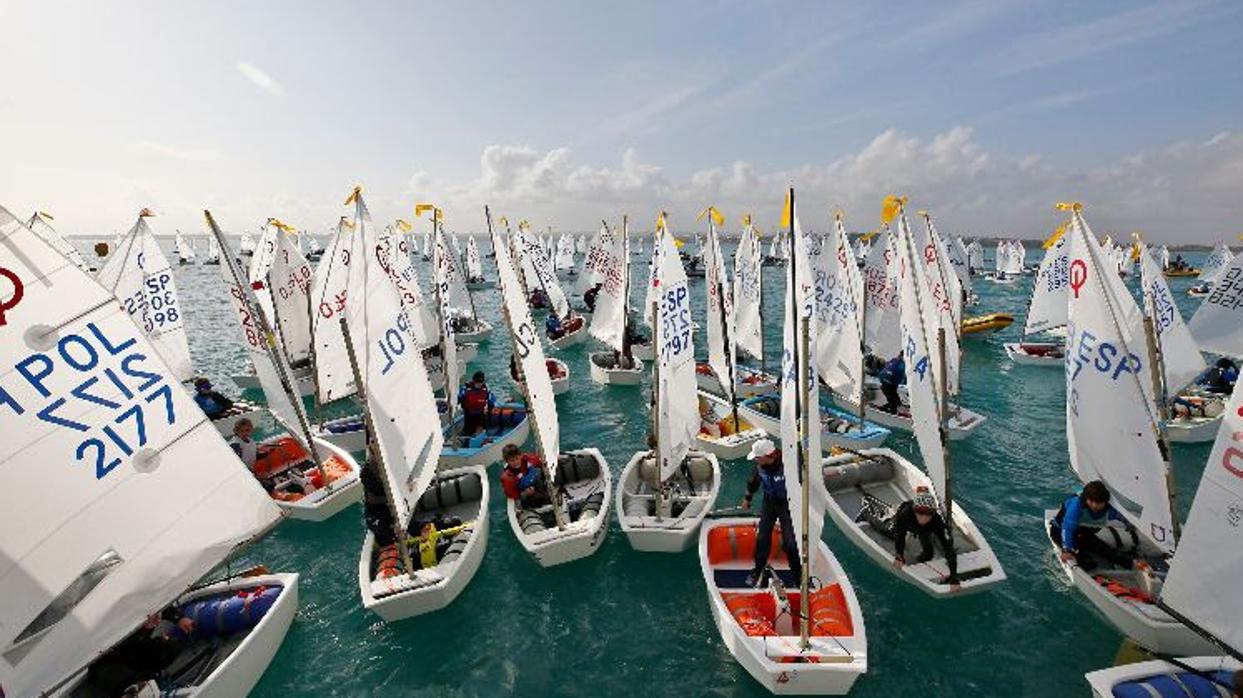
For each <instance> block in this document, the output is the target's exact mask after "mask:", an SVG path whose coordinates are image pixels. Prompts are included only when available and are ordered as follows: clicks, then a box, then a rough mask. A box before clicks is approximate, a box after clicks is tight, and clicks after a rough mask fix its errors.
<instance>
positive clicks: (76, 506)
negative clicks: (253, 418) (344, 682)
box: [0, 208, 298, 696]
mask: <svg viewBox="0 0 1243 698" xmlns="http://www.w3.org/2000/svg"><path fill="white" fill-rule="evenodd" d="M144 261H145V260H144ZM0 269H3V270H4V273H3V276H4V277H5V278H6V280H7V284H9V285H8V286H7V289H8V295H7V301H6V302H5V304H4V305H5V310H4V324H3V325H0V347H3V349H2V350H0V351H2V352H3V354H4V359H3V361H4V363H5V364H6V365H18V366H40V367H41V368H40V369H39V372H38V373H37V374H35V373H33V372H32V373H31V374H30V375H23V374H22V373H21V372H10V373H7V374H5V375H4V376H3V377H2V378H0V389H2V390H3V392H4V395H5V396H6V400H7V402H8V404H9V405H20V406H21V408H22V409H19V410H13V411H11V412H10V413H9V414H7V415H6V417H5V420H6V421H5V425H6V426H5V437H6V438H5V439H4V440H3V442H2V443H0V473H4V486H3V487H0V526H2V527H3V530H4V531H5V535H4V536H2V537H0V558H3V559H4V560H6V561H7V567H6V569H5V571H4V572H3V573H2V574H0V596H2V597H3V598H4V599H5V602H4V603H3V604H0V686H3V690H4V691H5V693H6V695H10V696H34V695H67V694H70V693H83V692H87V691H90V690H92V689H94V690H95V693H94V694H95V695H98V694H99V692H101V691H102V692H103V693H104V694H109V689H112V690H119V689H118V688H117V687H114V686H109V687H102V688H101V687H98V686H97V684H96V680H97V679H98V678H99V674H100V673H101V671H100V670H101V669H103V668H105V667H104V666H103V665H102V664H101V663H103V662H106V661H107V660H108V658H109V657H108V649H109V648H110V647H112V646H115V645H117V644H118V643H120V642H122V641H123V640H124V639H125V638H126V637H127V636H129V635H130V634H131V633H134V632H135V631H136V630H137V629H138V628H139V627H140V626H141V625H142V624H143V622H144V621H145V620H146V619H147V618H148V616H150V615H151V614H153V613H159V612H160V611H161V610H162V609H164V608H166V607H168V606H169V605H170V604H177V605H178V606H180V607H182V608H183V610H184V608H185V607H186V605H187V604H185V603H184V602H187V601H193V600H194V598H195V597H197V596H200V595H212V596H215V595H218V594H222V593H223V592H224V589H222V588H221V587H208V588H207V589H201V590H194V591H191V592H189V593H188V594H187V592H186V590H187V589H188V588H190V586H191V585H192V584H194V582H195V581H196V580H198V579H201V578H203V576H204V575H206V574H207V573H208V572H210V571H211V570H212V569H214V568H216V567H217V566H218V565H220V564H221V563H222V562H224V560H225V559H226V558H227V557H228V556H229V555H230V554H232V553H233V552H234V551H235V550H237V549H238V548H240V547H242V546H245V545H247V544H248V543H250V542H251V541H253V540H255V539H256V538H258V537H260V536H262V535H263V534H264V533H266V532H267V531H268V530H270V529H271V527H272V526H274V525H275V524H277V523H278V522H279V521H280V520H281V512H280V510H279V509H278V508H277V507H276V505H275V503H274V502H273V501H272V500H271V499H270V498H268V496H267V495H266V494H265V493H264V492H263V490H262V489H261V488H260V487H258V486H257V485H256V484H255V481H254V478H252V477H251V476H250V474H249V473H247V472H246V469H245V467H244V466H243V465H242V464H241V463H240V462H239V461H238V459H237V457H236V456H235V455H234V453H233V451H232V450H231V449H230V448H229V447H228V446H227V445H225V443H224V440H223V439H221V438H220V435H219V434H218V433H217V432H216V430H215V429H214V428H213V427H212V426H211V424H210V423H209V422H208V420H207V418H206V417H205V416H204V415H203V413H202V411H201V410H200V409H198V406H197V405H195V404H194V402H193V400H191V398H190V396H189V394H188V393H186V391H184V390H182V389H181V387H180V386H179V385H177V383H178V378H177V376H176V375H175V374H174V373H173V372H172V371H171V370H170V368H169V366H168V365H167V364H166V363H165V362H164V361H163V360H162V358H161V357H162V355H161V354H160V352H159V351H158V350H157V349H156V348H155V345H154V344H153V343H152V342H151V340H149V339H148V338H147V336H146V333H144V332H143V330H142V328H141V327H140V326H139V325H136V324H135V323H134V322H133V321H132V320H131V319H130V318H129V317H127V315H128V313H127V312H126V311H125V309H123V308H121V307H119V306H118V305H117V302H116V298H115V297H114V296H113V294H112V292H111V291H110V290H108V289H107V288H105V287H104V286H102V285H101V284H99V283H98V282H97V281H96V280H94V279H92V278H91V277H90V276H89V275H88V274H86V273H84V272H83V271H82V270H81V269H79V268H78V267H77V266H75V265H74V264H73V263H72V262H71V261H70V260H69V259H67V258H66V257H64V256H63V255H62V254H61V253H60V252H59V251H57V250H56V249H55V248H54V247H52V246H51V245H49V244H48V243H46V242H44V241H43V240H42V239H41V238H39V237H38V236H37V235H36V234H35V233H33V232H32V231H31V230H30V229H28V228H27V227H26V226H24V225H23V224H22V223H21V222H20V221H18V220H17V219H16V218H15V217H14V216H13V215H12V214H10V213H9V212H8V211H7V210H5V209H4V208H0ZM84 381H86V382H85V383H84ZM82 385H88V386H93V387H92V388H91V389H90V392H87V393H83V389H82V387H81V386H82ZM88 397H89V398H90V399H88ZM62 410H67V411H62ZM48 414H52V415H57V419H58V421H59V422H60V423H57V422H54V421H50V420H48V419H46V416H47V415H48ZM40 415H43V417H41V416H40ZM75 454H80V456H75ZM297 582H298V577H297V575H296V574H291V575H276V576H273V577H271V578H267V579H265V578H262V577H260V578H255V579H254V580H231V581H230V582H227V583H226V584H228V585H236V586H234V587H232V588H230V589H229V591H230V592H231V593H235V591H236V590H239V589H241V588H242V587H250V586H251V584H254V583H260V584H262V583H268V584H271V585H272V586H273V587H274V590H273V591H271V592H268V593H269V596H268V597H267V599H266V600H265V604H266V603H267V601H271V602H272V603H271V605H270V607H269V608H268V611H267V613H265V614H262V618H261V619H256V620H258V622H257V623H251V624H248V625H247V627H229V628H222V629H223V630H224V631H225V632H223V633H221V634H220V636H219V637H218V638H217V642H216V643H214V644H215V646H216V649H215V651H214V654H213V655H212V657H211V659H212V661H211V662H210V663H209V664H208V665H207V666H206V667H204V668H202V669H201V670H200V671H199V672H198V675H197V676H196V677H194V679H195V680H194V683H193V685H191V686H184V687H183V688H182V690H181V692H179V693H178V695H245V694H246V693H247V692H249V691H250V689H251V688H252V687H254V685H255V684H256V683H257V682H258V680H259V677H260V676H261V675H262V674H263V672H264V671H265V670H266V669H267V666H268V664H269V663H270V662H271V660H272V657H273V655H275V653H276V651H277V649H278V648H279V647H280V644H281V642H282V641H283V639H284V637H285V634H286V633H287V631H288V630H289V625H290V623H291V622H292V620H293V616H294V612H295V610H296V607H297ZM256 615H258V614H256ZM204 630H205V629H204ZM148 632H150V631H149V630H148ZM203 647H204V645H203V644H191V645H190V646H188V647H187V648H186V649H185V650H183V651H181V652H179V653H178V654H177V656H176V657H170V658H169V664H165V665H163V666H160V667H157V668H156V669H154V670H153V671H152V672H151V674H150V675H149V676H128V677H126V678H132V679H133V681H134V682H137V681H141V682H143V684H144V686H145V689H146V690H148V691H151V693H149V694H150V695H155V694H157V693H158V692H159V691H161V690H165V689H168V690H172V688H173V686H171V685H170V684H168V683H167V682H166V683H164V684H158V683H156V685H155V686H153V685H152V683H151V682H150V680H158V679H159V677H157V676H156V674H157V672H158V670H160V669H164V668H166V667H168V666H174V665H184V664H186V663H188V662H194V661H195V660H196V658H197V659H201V656H200V655H201V653H202V650H203ZM92 668H94V669H95V671H94V672H92V670H91V669H92ZM88 682H89V684H90V685H88Z"/></svg>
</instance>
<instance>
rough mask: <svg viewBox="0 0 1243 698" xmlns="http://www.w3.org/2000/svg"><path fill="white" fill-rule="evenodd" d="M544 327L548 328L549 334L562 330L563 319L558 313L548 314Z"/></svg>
mask: <svg viewBox="0 0 1243 698" xmlns="http://www.w3.org/2000/svg"><path fill="white" fill-rule="evenodd" d="M544 329H545V330H548V334H556V333H558V332H560V331H561V321H560V320H558V319H557V316H556V315H553V314H552V313H549V314H548V319H547V320H545V321H544Z"/></svg>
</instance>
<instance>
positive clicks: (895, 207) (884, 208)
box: [880, 194, 906, 225]
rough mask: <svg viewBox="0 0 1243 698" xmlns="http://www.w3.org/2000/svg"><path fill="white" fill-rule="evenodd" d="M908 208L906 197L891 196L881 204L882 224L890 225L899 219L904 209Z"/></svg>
mask: <svg viewBox="0 0 1243 698" xmlns="http://www.w3.org/2000/svg"><path fill="white" fill-rule="evenodd" d="M903 206H906V197H905V196H898V195H896V194H890V195H889V196H886V197H885V200H884V201H882V202H881V204H880V222H881V223H884V224H885V225H888V224H889V223H890V222H892V221H893V219H894V218H895V217H897V215H898V212H899V211H901V210H902V207H903Z"/></svg>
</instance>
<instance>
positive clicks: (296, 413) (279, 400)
mask: <svg viewBox="0 0 1243 698" xmlns="http://www.w3.org/2000/svg"><path fill="white" fill-rule="evenodd" d="M209 225H211V222H210V221H209ZM211 232H212V237H213V238H215V231H214V230H213V231H211ZM225 244H226V245H227V244H228V243H225ZM220 278H221V280H222V281H224V286H225V288H226V289H227V290H228V293H229V304H230V306H231V307H232V308H233V318H234V320H236V322H237V325H238V329H240V330H241V332H242V340H243V342H244V343H245V344H246V355H247V356H248V357H249V358H250V363H251V365H252V366H254V369H255V377H257V378H258V379H259V386H260V387H261V388H262V389H263V395H264V397H265V398H267V403H268V411H269V412H271V413H272V416H274V417H275V418H276V419H277V421H279V422H280V423H281V424H282V425H283V426H284V427H285V429H287V430H288V431H289V433H290V435H291V436H293V437H294V438H296V439H297V440H298V441H299V442H300V443H302V445H303V447H309V444H307V443H306V439H305V438H303V435H302V430H301V426H302V425H304V424H306V423H307V419H306V410H305V408H304V407H303V405H302V399H301V397H300V396H299V398H298V399H296V400H291V399H290V397H289V392H288V391H286V389H285V386H284V384H283V383H282V381H281V378H280V376H281V372H283V373H285V375H286V376H288V375H289V367H288V364H286V365H285V366H283V367H282V369H283V370H282V371H281V372H278V369H277V366H276V363H275V362H276V361H283V359H282V358H281V355H280V352H278V351H270V350H271V349H274V348H275V347H276V346H279V345H278V344H277V342H278V338H277V337H275V336H269V335H266V334H265V333H264V332H263V327H264V326H265V325H266V326H267V327H269V328H272V329H273V331H275V326H274V325H273V324H272V323H273V321H272V318H270V317H267V316H266V315H265V316H264V317H263V318H260V317H259V314H260V313H264V312H266V311H264V310H263V309H262V305H260V304H259V303H258V294H257V293H255V291H254V290H252V288H251V287H250V285H249V284H248V282H247V281H246V272H244V271H242V263H241V261H240V260H238V259H237V258H236V257H234V256H233V255H232V254H225V255H224V259H223V260H222V261H221V264H220ZM302 307H303V308H305V307H306V297H305V296H304V297H303V304H302ZM305 314H306V312H305V311H303V315H305ZM291 388H292V386H291Z"/></svg>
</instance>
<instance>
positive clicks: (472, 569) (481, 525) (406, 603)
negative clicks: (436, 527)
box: [358, 465, 489, 623]
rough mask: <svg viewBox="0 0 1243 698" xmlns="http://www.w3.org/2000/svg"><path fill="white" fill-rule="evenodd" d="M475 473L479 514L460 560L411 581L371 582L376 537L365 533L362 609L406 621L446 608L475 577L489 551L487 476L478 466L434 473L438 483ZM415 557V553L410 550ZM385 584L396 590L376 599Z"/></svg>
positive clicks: (361, 557)
mask: <svg viewBox="0 0 1243 698" xmlns="http://www.w3.org/2000/svg"><path fill="white" fill-rule="evenodd" d="M469 473H474V474H476V475H478V476H479V479H480V482H481V483H482V486H483V496H482V498H481V501H480V506H479V510H478V514H477V515H476V517H475V526H474V529H473V530H472V533H471V537H470V540H469V541H468V542H467V543H466V548H465V549H464V550H463V551H462V555H461V557H459V558H457V559H456V560H454V561H452V562H449V563H447V564H446V563H442V564H440V565H437V566H436V567H434V568H432V569H428V570H419V571H417V572H416V573H415V577H414V580H413V581H410V578H409V577H408V576H407V575H401V579H400V580H398V579H394V580H392V581H391V582H387V583H386V582H384V581H377V582H375V583H373V582H372V581H371V557H372V552H373V551H374V549H375V534H373V533H372V532H371V531H367V534H366V536H365V537H364V538H363V547H362V551H361V552H360V553H359V558H358V590H359V593H360V595H361V596H362V603H363V608H365V609H367V610H368V611H372V612H374V613H375V614H377V615H378V616H380V617H381V618H383V619H384V620H385V621H388V622H390V623H391V622H393V621H398V620H402V619H405V618H411V617H414V616H419V615H423V614H424V613H431V612H433V611H439V610H440V609H442V608H445V607H446V606H448V605H449V604H451V603H453V600H454V599H456V598H457V597H458V595H459V594H461V593H462V590H463V589H465V588H466V585H467V584H469V583H470V581H471V579H473V578H474V577H475V573H476V572H478V571H479V565H480V563H482V562H483V556H484V553H485V552H486V551H487V549H488V527H489V526H488V499H489V492H488V473H487V470H486V469H485V468H484V467H483V466H480V465H471V466H466V467H464V468H455V469H452V470H445V471H441V472H440V473H438V474H437V480H441V479H448V478H452V477H456V476H459V475H465V474H469ZM437 480H433V481H432V485H431V486H432V487H435V486H436V483H437ZM411 554H413V555H416V556H417V554H418V551H417V550H416V551H411ZM377 585H384V586H389V587H390V588H395V589H397V591H394V592H393V593H391V594H384V595H381V596H379V597H378V598H377V596H376V594H375V590H374V588H375V586H377Z"/></svg>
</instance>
